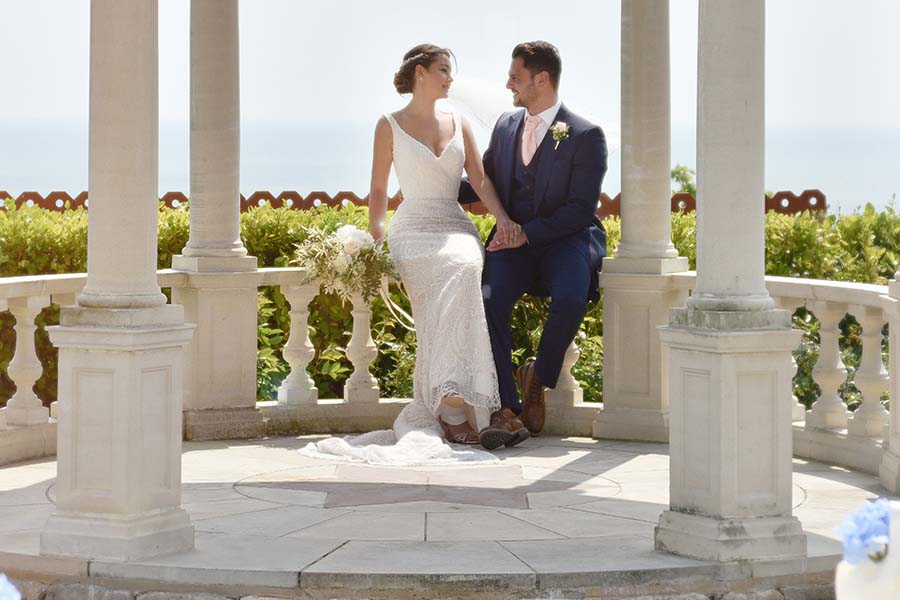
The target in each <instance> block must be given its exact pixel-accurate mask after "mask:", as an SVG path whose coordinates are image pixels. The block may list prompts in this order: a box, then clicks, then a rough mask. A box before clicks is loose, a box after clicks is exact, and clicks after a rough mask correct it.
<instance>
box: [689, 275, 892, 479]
mask: <svg viewBox="0 0 900 600" xmlns="http://www.w3.org/2000/svg"><path fill="white" fill-rule="evenodd" d="M672 279H673V285H675V286H676V287H678V288H680V289H686V290H690V289H692V288H693V286H694V281H695V277H694V274H693V273H692V272H688V273H677V274H674V275H672ZM766 287H767V289H768V290H769V294H771V296H772V297H773V298H774V299H775V300H776V302H777V303H778V304H779V306H781V307H782V308H787V309H789V310H791V311H792V312H793V310H795V309H796V308H798V307H801V306H803V307H805V308H806V309H807V310H808V311H809V312H810V313H812V314H813V315H814V316H815V317H816V318H817V319H818V320H819V340H820V344H819V348H820V350H819V356H818V359H817V360H816V363H815V366H814V368H813V371H812V376H813V379H814V381H815V383H816V385H817V386H818V387H819V394H818V397H817V398H816V400H815V401H814V402H813V404H812V406H811V408H810V409H809V410H805V409H803V407H802V405H800V406H799V407H798V406H795V407H794V409H795V410H794V412H793V420H794V428H793V431H794V435H793V438H794V456H797V457H803V458H810V459H814V460H819V461H823V462H827V463H830V464H836V465H842V466H846V467H851V468H854V469H859V470H862V471H866V472H869V473H874V474H877V473H878V472H879V467H880V465H881V462H882V455H883V454H884V451H885V450H886V449H887V439H888V437H889V431H888V428H889V422H890V413H889V412H888V410H887V408H886V406H885V404H884V402H883V401H882V400H883V398H884V397H885V396H886V395H887V393H888V391H889V383H890V380H889V375H888V372H887V370H886V369H885V365H884V361H883V359H882V342H883V335H882V330H883V328H884V325H885V323H887V322H888V315H887V314H886V310H885V300H886V299H887V298H888V286H886V285H884V286H882V285H872V284H864V283H853V282H844V281H823V280H816V279H799V278H792V277H766ZM848 315H851V316H853V317H854V318H855V319H856V321H857V323H858V324H859V327H860V330H861V331H860V338H861V342H862V356H861V359H860V363H859V366H858V367H857V368H856V369H855V370H852V369H848V368H847V366H846V365H845V364H844V363H843V361H842V358H841V347H840V344H841V328H840V326H841V323H842V321H844V319H845V318H846V317H847V316H848ZM847 384H853V385H854V386H855V387H856V389H857V390H858V391H859V393H860V396H861V399H862V403H861V404H860V405H859V407H858V408H857V409H856V410H855V411H853V412H851V411H849V410H848V409H847V405H846V404H845V402H844V400H843V399H842V398H841V395H840V393H839V392H840V390H841V389H842V388H843V387H844V386H846V385H847ZM795 403H796V399H795Z"/></svg>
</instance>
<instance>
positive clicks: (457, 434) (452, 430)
mask: <svg viewBox="0 0 900 600" xmlns="http://www.w3.org/2000/svg"><path fill="white" fill-rule="evenodd" d="M440 424H441V429H443V430H444V438H445V439H446V440H447V441H448V442H450V443H451V444H465V445H467V446H474V445H475V444H478V443H479V440H480V439H481V436H480V435H478V432H477V431H475V430H474V429H472V426H471V425H469V423H468V421H467V422H465V423H460V424H459V425H449V424H447V423H444V422H443V421H440Z"/></svg>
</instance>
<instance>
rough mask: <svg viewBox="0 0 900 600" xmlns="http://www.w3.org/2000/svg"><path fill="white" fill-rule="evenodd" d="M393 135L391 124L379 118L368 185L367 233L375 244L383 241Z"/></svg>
mask: <svg viewBox="0 0 900 600" xmlns="http://www.w3.org/2000/svg"><path fill="white" fill-rule="evenodd" d="M393 154H394V152H393V134H392V132H391V124H390V123H388V121H387V119H386V118H384V117H381V118H380V119H378V124H377V125H376V126H375V144H374V148H373V151H372V181H371V183H370V184H369V232H370V233H371V234H372V237H373V238H375V242H376V243H381V241H382V240H383V239H384V218H385V214H386V213H387V204H388V194H387V186H388V177H389V176H390V174H391V162H393Z"/></svg>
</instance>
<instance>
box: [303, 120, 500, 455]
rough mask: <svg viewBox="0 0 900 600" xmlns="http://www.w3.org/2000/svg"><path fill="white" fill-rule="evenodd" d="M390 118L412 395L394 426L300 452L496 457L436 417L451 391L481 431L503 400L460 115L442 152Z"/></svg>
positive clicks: (394, 250)
mask: <svg viewBox="0 0 900 600" xmlns="http://www.w3.org/2000/svg"><path fill="white" fill-rule="evenodd" d="M387 120H388V121H389V122H390V124H391V129H392V131H393V140H394V141H393V147H394V157H393V160H394V169H395V171H396V173H397V178H398V179H399V181H400V189H402V190H403V202H402V203H401V204H400V207H399V208H398V209H397V212H396V213H395V214H394V217H393V219H392V220H391V223H390V227H389V229H388V235H387V240H388V246H389V247H390V251H391V260H392V261H393V263H394V265H395V267H396V268H397V271H398V272H399V274H400V278H401V279H402V281H403V285H404V287H405V288H406V291H407V293H408V294H409V299H410V304H411V305H412V312H413V318H414V320H415V327H416V340H417V351H416V369H415V375H414V377H413V396H414V398H413V401H412V402H411V403H410V404H409V405H407V406H406V408H404V409H403V411H402V412H401V413H400V415H399V416H398V417H397V420H396V421H395V422H394V427H393V429H391V430H385V431H373V432H370V433H366V434H364V435H361V436H356V437H350V438H329V439H326V440H323V441H321V442H318V443H316V444H309V445H308V446H307V447H306V448H303V449H302V450H301V453H303V454H305V455H308V456H315V457H320V458H322V457H324V458H333V459H342V460H349V461H359V462H368V463H373V464H385V465H426V464H451V463H457V462H493V461H496V457H494V455H492V454H490V453H487V452H484V451H481V450H464V449H462V447H460V446H456V447H451V446H450V445H448V444H447V443H446V442H444V439H443V431H442V429H441V426H440V424H439V423H438V419H439V418H440V415H441V410H442V400H443V398H445V397H447V396H460V397H461V398H463V399H464V400H465V402H466V403H467V404H468V405H470V406H471V407H472V408H474V409H475V415H476V418H477V421H478V429H479V430H480V429H482V428H483V427H485V426H486V425H488V422H489V420H490V415H491V413H492V412H493V411H495V410H498V409H499V408H500V396H499V393H498V391H497V375H496V372H495V370H494V360H493V355H492V353H491V343H490V339H489V337H488V330H487V321H486V320H485V316H484V305H483V303H482V298H481V270H482V266H483V264H484V246H483V245H482V243H481V238H480V237H479V235H478V230H477V229H476V228H475V225H474V224H473V223H472V220H471V219H470V218H469V217H468V215H467V214H466V212H465V211H464V210H463V209H462V207H461V206H460V205H459V203H458V202H457V195H458V193H459V185H460V178H461V177H462V171H463V165H464V164H465V159H466V154H465V147H464V145H463V134H462V126H461V123H460V118H459V116H458V115H456V114H454V115H453V123H454V130H455V132H454V135H453V139H452V140H451V142H450V144H449V145H448V146H447V147H446V148H445V149H444V151H443V152H442V153H441V155H440V156H436V155H435V154H434V152H432V150H431V149H430V148H428V147H426V146H425V145H424V144H422V143H421V142H419V141H418V140H416V139H415V138H413V137H412V136H410V135H409V134H407V133H406V132H405V131H404V130H403V129H402V128H401V127H400V126H399V125H398V124H397V121H396V120H394V118H393V116H391V115H387Z"/></svg>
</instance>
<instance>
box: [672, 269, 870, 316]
mask: <svg viewBox="0 0 900 600" xmlns="http://www.w3.org/2000/svg"><path fill="white" fill-rule="evenodd" d="M670 277H671V278H672V282H673V284H674V286H675V287H676V288H677V289H681V290H690V289H693V288H694V286H695V285H696V280H697V273H696V271H684V272H681V273H672V274H671V275H670ZM766 289H767V290H769V295H771V296H772V297H773V298H792V299H801V300H808V301H813V302H815V301H822V302H835V303H841V304H847V305H852V306H865V307H871V308H880V307H881V305H882V299H881V296H884V295H886V294H887V293H888V286H887V285H877V284H872V283H858V282H855V281H831V280H829V279H804V278H801V277H780V276H775V275H767V276H766Z"/></svg>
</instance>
